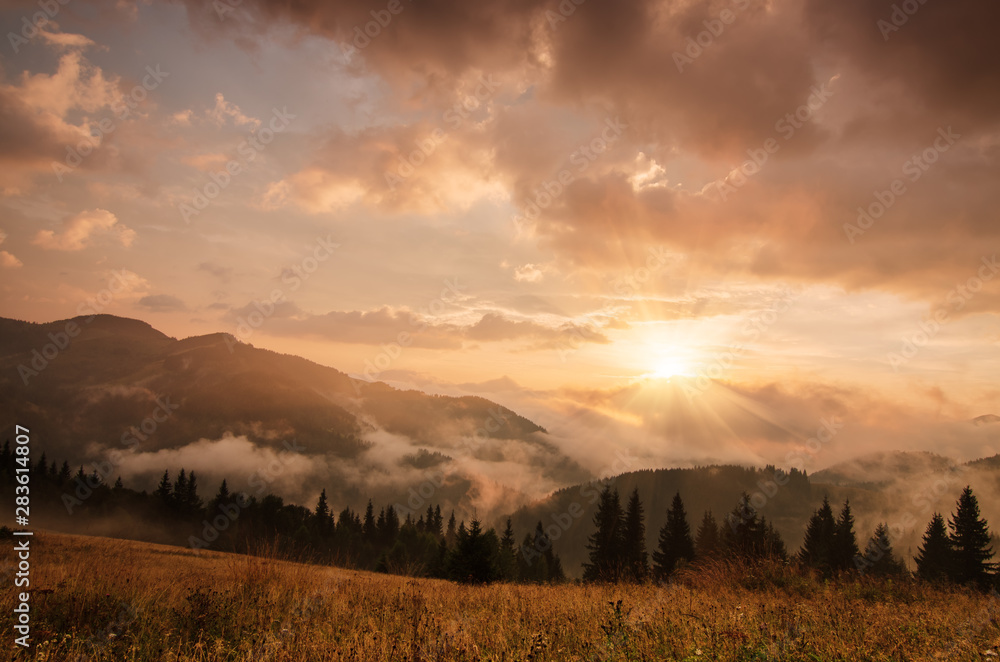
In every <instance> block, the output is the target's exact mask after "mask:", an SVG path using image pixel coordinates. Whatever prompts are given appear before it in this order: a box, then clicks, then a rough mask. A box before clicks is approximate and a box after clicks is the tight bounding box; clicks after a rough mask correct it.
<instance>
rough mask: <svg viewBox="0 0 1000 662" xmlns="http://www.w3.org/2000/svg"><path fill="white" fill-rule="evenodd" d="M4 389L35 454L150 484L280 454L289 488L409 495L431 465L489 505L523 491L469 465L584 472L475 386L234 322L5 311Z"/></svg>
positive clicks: (247, 469) (451, 487)
mask: <svg viewBox="0 0 1000 662" xmlns="http://www.w3.org/2000/svg"><path fill="white" fill-rule="evenodd" d="M0 402H2V404H0V423H2V425H3V429H5V430H11V429H13V426H14V425H15V424H19V425H22V426H26V427H28V428H29V429H30V430H31V432H32V444H33V452H34V453H35V454H36V457H37V454H40V453H41V452H42V451H44V452H46V453H47V457H48V458H49V459H58V460H59V461H62V460H68V461H69V462H70V463H71V464H72V465H74V466H76V465H78V464H89V463H95V462H100V461H102V460H106V459H107V458H108V457H110V454H111V453H112V452H113V451H118V452H119V453H121V454H122V455H121V459H120V460H118V461H116V462H115V464H116V467H115V468H116V469H117V470H118V473H129V474H131V475H133V476H134V475H137V474H138V475H140V477H141V476H142V475H145V481H146V484H147V485H148V486H149V487H150V488H151V487H152V486H154V485H155V480H156V479H157V478H158V477H159V475H158V474H159V473H160V472H162V471H163V469H164V468H169V469H170V470H171V471H174V472H175V471H177V470H178V469H179V468H180V467H182V466H186V468H187V469H188V470H191V469H193V468H197V470H198V473H199V475H200V476H201V477H202V481H201V483H200V484H201V485H202V486H203V489H205V490H207V489H214V485H211V482H214V480H216V479H219V480H221V478H222V477H227V478H229V479H230V481H231V482H230V485H231V486H232V485H233V483H232V481H233V480H236V481H237V483H241V482H242V483H244V484H245V483H247V482H248V481H250V480H251V479H252V478H253V475H256V476H258V477H259V476H260V475H266V472H264V469H266V468H267V467H268V466H271V464H273V463H274V462H279V463H280V466H279V468H280V469H281V472H280V474H281V475H280V476H277V478H275V480H274V481H273V482H274V484H275V486H276V487H281V488H283V490H284V491H285V496H286V497H288V498H297V499H301V500H302V501H305V500H306V499H314V498H315V496H316V495H317V494H318V493H319V490H320V489H323V488H326V489H327V491H328V494H329V495H330V496H331V498H332V499H334V502H335V503H338V502H339V503H344V504H345V505H352V506H354V507H359V506H363V505H364V503H356V501H359V500H362V499H367V497H369V496H374V497H376V498H381V499H384V500H386V501H399V502H402V503H405V502H406V497H407V496H408V495H409V490H410V489H411V488H417V487H421V486H423V484H424V483H426V482H428V480H430V481H431V484H432V486H433V488H434V492H435V494H434V497H433V498H434V499H435V501H436V502H442V503H446V504H448V503H450V504H452V505H455V506H462V505H464V506H465V507H467V508H476V507H479V508H485V507H493V506H494V505H496V506H499V505H503V506H504V507H513V505H514V504H516V503H519V502H523V501H524V500H525V499H526V497H525V495H519V494H515V493H513V492H512V491H511V490H510V489H509V488H507V489H500V490H498V489H497V487H496V486H495V485H493V484H492V483H491V481H488V480H487V479H485V478H484V477H483V476H482V475H481V471H477V470H476V469H475V467H483V466H488V465H490V464H501V463H510V462H517V463H521V464H523V465H524V467H523V469H524V471H525V472H529V473H537V475H538V477H539V479H541V480H545V481H560V484H566V482H571V481H577V480H582V479H584V478H586V477H588V474H587V473H586V472H585V471H583V470H582V469H580V467H579V466H577V465H576V464H575V463H574V462H573V461H571V460H570V459H569V458H567V457H566V456H564V455H563V454H561V453H560V452H559V450H558V449H557V448H556V447H555V446H554V445H553V444H552V443H551V442H550V441H549V440H548V439H547V438H546V437H547V433H546V431H545V430H544V429H542V428H541V427H540V426H538V425H536V424H535V423H533V422H531V421H530V420H528V419H526V418H524V417H522V416H520V415H518V414H517V413H515V412H513V411H511V410H509V409H507V408H505V407H502V406H500V405H498V404H496V403H495V402H491V401H490V400H487V399H485V398H482V397H478V396H466V397H445V396H432V395H427V394H425V393H421V392H418V391H403V390H398V389H395V388H392V387H390V386H387V385H385V384H383V383H379V382H373V383H369V382H366V381H362V380H355V379H352V378H351V377H349V376H348V375H347V374H345V373H343V372H340V371H338V370H335V369H333V368H328V367H324V366H321V365H318V364H316V363H313V362H311V361H307V360H305V359H302V358H299V357H296V356H289V355H283V354H278V353H275V352H271V351H268V350H264V349H258V348H255V347H252V346H251V345H247V344H243V343H240V342H237V341H236V340H235V339H234V338H233V337H232V336H230V335H228V334H211V335H205V336H198V337H193V338H185V339H182V340H178V339H175V338H171V337H168V336H166V335H165V334H163V333H161V332H159V331H157V330H156V329H154V328H153V327H151V326H150V325H149V324H146V323H145V322H141V321H139V320H133V319H125V318H120V317H114V316H110V315H96V316H93V317H77V318H73V319H70V320H62V321H58V322H52V323H47V324H35V323H30V322H22V321H18V320H12V319H3V318H0ZM157 419H161V420H157ZM289 448H292V449H296V450H299V451H301V453H302V456H303V458H306V459H308V461H303V458H290V457H289V455H290V453H289V452H288V450H287V449H289ZM222 449H224V450H226V451H227V452H228V455H227V454H226V453H223V452H222ZM251 458H253V460H252V459H251ZM253 462H256V463H257V464H256V466H255V465H254V464H253ZM272 468H273V467H272ZM272 473H274V472H272ZM240 474H243V475H242V476H241V475H240ZM278 478H280V480H278ZM111 480H114V478H113V477H112V478H111ZM205 486H207V487H205ZM275 491H277V489H275ZM424 491H425V492H426V489H425V490H424ZM487 493H489V499H492V501H493V502H495V503H487Z"/></svg>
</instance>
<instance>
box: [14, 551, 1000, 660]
mask: <svg viewBox="0 0 1000 662" xmlns="http://www.w3.org/2000/svg"><path fill="white" fill-rule="evenodd" d="M32 590H33V593H32V597H31V601H32V603H33V611H32V641H33V642H34V644H35V646H34V647H33V648H31V649H28V650H24V649H17V650H14V652H13V654H12V655H11V659H15V660H47V661H52V662H55V661H62V660H80V661H82V660H92V661H95V662H96V661H108V662H111V661H114V662H126V661H132V660H142V661H147V660H149V661H152V660H156V661H163V662H179V661H191V662H216V661H218V662H221V661H223V660H225V661H227V662H228V661H232V662H236V661H246V662H249V661H260V662H264V661H269V662H271V661H273V662H286V661H287V662H299V661H304V660H358V661H361V660H371V661H373V662H374V661H380V662H381V661H389V660H399V661H404V660H405V661H409V662H418V661H431V660H496V661H500V660H509V661H514V660H525V661H528V660H532V661H542V660H595V661H596V660H938V659H941V660H984V659H986V660H990V659H992V660H997V659H998V655H997V654H998V653H1000V600H997V598H995V597H990V596H988V595H982V594H977V593H973V592H967V591H964V590H958V589H943V588H935V587H931V586H927V585H923V584H917V583H910V582H895V583H892V582H878V583H875V582H871V583H869V582H856V583H849V584H838V583H820V582H817V581H815V580H811V579H807V578H803V577H800V576H797V575H794V574H793V573H791V572H788V571H787V570H785V569H783V568H778V567H770V568H756V569H754V568H739V569H736V568H724V567H714V568H708V569H701V570H699V571H698V572H693V571H686V572H681V573H680V577H679V578H678V581H676V582H675V583H673V584H670V585H668V586H655V585H651V584H650V585H640V586H600V585H577V584H567V585H563V586H556V587H550V586H518V585H506V584H496V585H490V586H478V587H477V586H463V585H457V584H452V583H449V582H445V581H439V580H424V579H416V580H415V579H412V578H406V577H397V576H389V575H379V574H372V573H365V572H353V571H349V570H342V569H336V568H329V567H321V566H310V565H303V564H298V563H290V562H285V561H281V560H277V559H274V558H268V557H267V556H266V555H265V556H262V557H246V556H238V555H230V554H221V553H214V552H202V553H201V554H198V555H196V554H194V553H193V552H191V551H190V550H186V549H183V548H175V547H166V546H161V545H152V544H146V543H139V542H131V541H124V540H110V539H104V538H88V537H82V536H69V535H60V534H52V533H49V534H40V535H37V536H36V539H35V541H34V544H33V552H32ZM13 601H14V596H13V591H10V590H8V591H6V592H5V593H4V595H3V614H4V617H3V618H4V619H5V625H4V631H5V632H7V633H8V642H7V643H5V644H4V646H3V650H4V651H5V652H4V654H3V656H6V655H7V652H9V651H11V650H13V649H14V648H16V647H13V644H12V641H11V640H12V638H13V636H12V635H11V634H10V633H11V632H12V625H13V622H12V616H11V614H12V609H13Z"/></svg>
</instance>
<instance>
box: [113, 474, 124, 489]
mask: <svg viewBox="0 0 1000 662" xmlns="http://www.w3.org/2000/svg"><path fill="white" fill-rule="evenodd" d="M124 489H125V485H124V483H122V477H121V476H118V479H117V480H115V486H114V490H115V492H121V491H122V490H124Z"/></svg>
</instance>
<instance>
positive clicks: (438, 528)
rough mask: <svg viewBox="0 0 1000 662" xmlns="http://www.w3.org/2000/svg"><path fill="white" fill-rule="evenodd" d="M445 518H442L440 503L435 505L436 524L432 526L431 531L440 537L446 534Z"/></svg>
mask: <svg viewBox="0 0 1000 662" xmlns="http://www.w3.org/2000/svg"><path fill="white" fill-rule="evenodd" d="M443 525H444V520H443V519H442V518H441V506H440V504H439V505H437V506H434V524H433V525H432V526H431V533H433V534H434V535H436V536H438V537H440V536H443V535H444V529H443Z"/></svg>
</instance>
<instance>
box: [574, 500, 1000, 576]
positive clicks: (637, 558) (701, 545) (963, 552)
mask: <svg viewBox="0 0 1000 662" xmlns="http://www.w3.org/2000/svg"><path fill="white" fill-rule="evenodd" d="M644 519H645V518H644V510H643V505H642V502H641V500H640V499H639V492H638V490H637V489H636V490H633V492H632V494H631V496H630V497H629V500H628V503H627V505H626V506H625V507H624V508H623V507H622V505H621V499H620V497H619V494H618V491H617V490H616V489H612V488H611V487H610V486H606V487H605V488H604V489H603V491H602V492H601V494H600V499H599V501H598V504H597V512H596V513H595V514H594V521H593V525H594V529H595V531H594V533H593V534H591V536H590V538H589V539H588V544H587V549H588V552H589V558H588V562H587V563H586V564H585V565H584V572H583V579H584V581H593V582H623V581H624V582H644V581H646V580H649V579H652V580H655V581H664V580H668V579H669V578H670V577H671V575H673V574H674V572H675V571H677V570H678V569H679V568H681V567H684V566H686V565H689V564H697V563H705V562H709V561H713V560H727V559H738V560H742V561H748V560H749V561H759V560H764V559H770V560H772V561H778V562H781V563H786V564H790V563H795V564H796V565H798V566H799V567H800V568H802V569H803V570H809V571H812V572H816V573H817V574H819V575H820V576H821V577H824V578H830V577H833V576H838V577H843V578H849V577H859V576H865V575H868V576H889V577H891V576H897V577H899V576H906V575H909V574H911V573H910V572H909V571H908V570H907V567H906V563H905V562H904V561H903V559H902V558H901V557H899V556H898V555H897V554H896V552H895V551H894V550H893V547H892V535H891V532H890V529H889V526H888V524H886V523H880V524H878V525H877V526H876V527H875V530H874V532H873V533H872V535H871V537H870V538H869V539H868V541H867V544H866V545H865V547H864V550H863V551H862V550H861V548H860V547H859V546H858V539H857V534H856V533H855V530H854V528H855V523H854V515H853V513H852V512H851V504H850V501H849V500H846V501H844V504H843V507H842V508H841V510H840V513H839V515H838V516H836V517H835V516H834V513H833V508H832V507H831V506H830V502H829V499H828V498H826V497H824V498H823V503H822V505H821V506H820V507H819V508H818V509H816V510H815V511H813V514H812V516H811V517H810V518H809V523H808V525H807V526H806V532H805V538H804V540H803V543H802V547H801V549H800V550H799V551H798V553H797V554H795V555H794V556H789V554H788V552H787V550H786V548H785V544H784V542H783V541H782V539H781V536H780V534H779V533H778V532H777V530H775V529H774V527H773V526H772V525H771V523H770V522H768V521H767V520H766V518H764V517H758V513H757V511H756V509H755V508H753V506H751V505H750V498H749V496H748V495H747V494H745V493H744V494H743V496H742V498H741V499H740V500H739V502H738V504H737V506H736V507H735V508H734V509H733V510H732V512H730V513H728V514H727V515H726V517H725V518H724V520H723V521H722V522H717V521H716V518H715V516H714V515H713V513H712V511H711V510H708V511H706V512H705V513H704V515H703V517H702V520H701V523H700V525H699V526H698V530H697V532H696V533H695V534H694V535H692V533H691V527H690V525H689V524H688V518H687V513H686V512H685V509H684V501H683V499H682V498H681V495H680V493H679V492H678V493H677V494H676V495H675V496H674V498H673V501H672V503H671V505H670V507H669V509H668V510H667V519H666V523H665V524H664V525H663V527H662V528H661V529H660V532H659V537H658V539H657V545H656V548H655V549H654V550H653V553H652V554H651V555H650V554H648V553H647V550H646V531H645V525H644ZM991 541H992V536H991V534H990V531H989V525H988V523H987V522H986V520H985V519H983V517H982V516H981V515H980V511H979V503H978V501H977V499H976V496H975V495H974V494H973V492H972V489H971V488H970V487H966V488H965V489H964V490H963V491H962V494H961V496H960V497H959V499H958V502H957V503H956V509H955V512H954V513H953V514H952V516H951V517H950V518H949V520H948V522H947V526H946V524H945V519H944V517H943V516H942V515H941V514H940V513H934V516H933V517H932V518H931V521H930V523H929V524H928V525H927V529H926V532H925V533H924V536H923V541H922V544H921V546H920V548H919V550H918V552H917V555H916V557H915V559H914V560H915V562H916V567H917V570H916V572H915V573H913V574H915V576H916V577H919V578H921V579H924V580H928V581H935V582H941V581H947V582H952V583H956V584H964V585H973V586H976V587H979V588H982V589H987V588H989V587H991V586H993V585H994V584H995V583H997V582H998V581H1000V572H998V565H1000V564H997V563H994V562H992V561H991V559H992V558H993V556H994V551H993V549H992V545H991ZM650 557H651V560H652V565H650Z"/></svg>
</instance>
